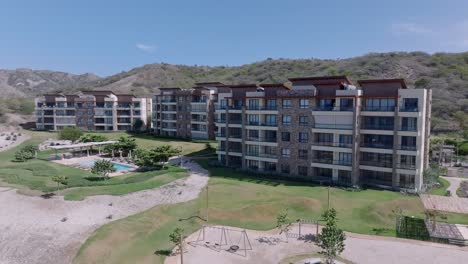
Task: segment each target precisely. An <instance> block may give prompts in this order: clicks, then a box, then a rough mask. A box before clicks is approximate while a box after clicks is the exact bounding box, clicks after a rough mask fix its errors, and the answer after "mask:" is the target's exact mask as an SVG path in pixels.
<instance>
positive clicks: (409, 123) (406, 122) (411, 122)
mask: <svg viewBox="0 0 468 264" xmlns="http://www.w3.org/2000/svg"><path fill="white" fill-rule="evenodd" d="M417 121H418V119H417V118H416V117H403V118H402V119H401V130H403V131H417V130H418V123H417Z"/></svg>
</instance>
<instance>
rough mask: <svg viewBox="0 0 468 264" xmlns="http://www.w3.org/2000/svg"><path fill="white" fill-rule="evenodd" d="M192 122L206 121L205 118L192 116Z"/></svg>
mask: <svg viewBox="0 0 468 264" xmlns="http://www.w3.org/2000/svg"><path fill="white" fill-rule="evenodd" d="M190 120H191V121H192V122H207V119H206V118H200V117H199V118H192V119H190ZM218 123H219V122H218Z"/></svg>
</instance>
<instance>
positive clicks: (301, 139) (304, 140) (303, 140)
mask: <svg viewBox="0 0 468 264" xmlns="http://www.w3.org/2000/svg"><path fill="white" fill-rule="evenodd" d="M299 142H301V143H307V142H309V133H307V132H299Z"/></svg>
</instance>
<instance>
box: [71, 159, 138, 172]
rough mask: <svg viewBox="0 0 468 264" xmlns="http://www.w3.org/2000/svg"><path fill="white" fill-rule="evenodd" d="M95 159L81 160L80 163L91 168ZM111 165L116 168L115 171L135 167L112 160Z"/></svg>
mask: <svg viewBox="0 0 468 264" xmlns="http://www.w3.org/2000/svg"><path fill="white" fill-rule="evenodd" d="M95 162H96V161H95V160H83V161H80V165H81V166H83V167H86V168H91V167H93V166H94V163H95ZM112 166H113V167H114V168H115V169H116V170H117V171H124V170H132V169H135V167H132V166H129V165H125V164H120V163H115V162H112Z"/></svg>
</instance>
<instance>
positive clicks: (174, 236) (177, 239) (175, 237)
mask: <svg viewBox="0 0 468 264" xmlns="http://www.w3.org/2000/svg"><path fill="white" fill-rule="evenodd" d="M183 233H184V229H182V228H179V227H177V228H176V229H174V231H172V233H171V234H170V235H169V241H171V242H172V243H173V244H174V246H175V247H177V249H178V250H179V252H181V253H182V250H183V248H182V247H183V245H182V243H183V240H184V239H183V237H182V236H183Z"/></svg>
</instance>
